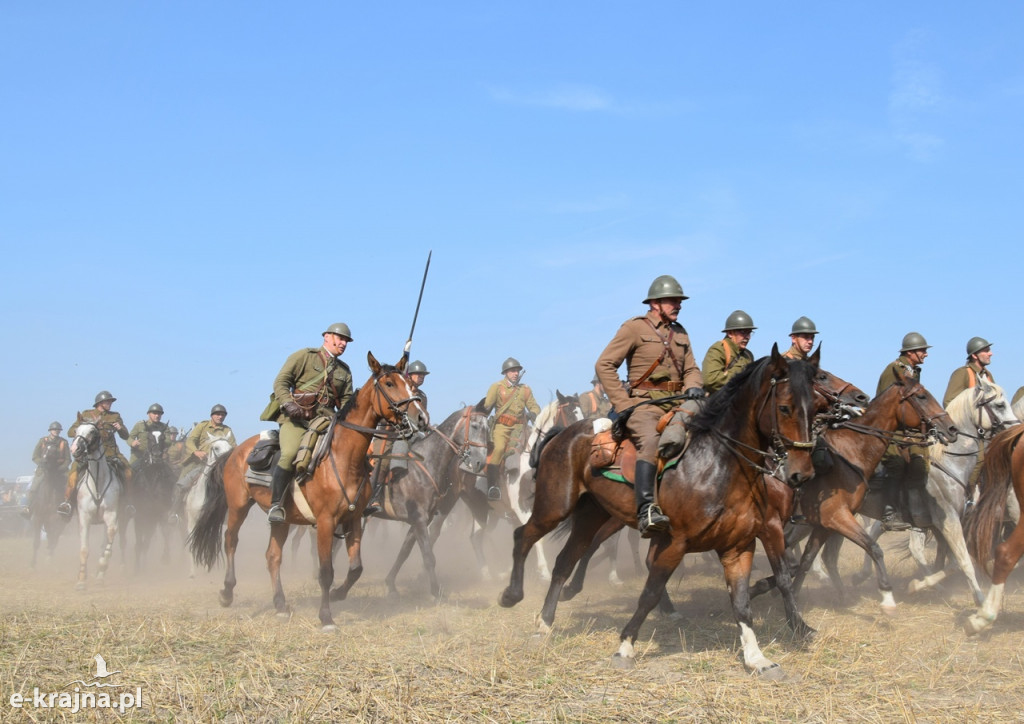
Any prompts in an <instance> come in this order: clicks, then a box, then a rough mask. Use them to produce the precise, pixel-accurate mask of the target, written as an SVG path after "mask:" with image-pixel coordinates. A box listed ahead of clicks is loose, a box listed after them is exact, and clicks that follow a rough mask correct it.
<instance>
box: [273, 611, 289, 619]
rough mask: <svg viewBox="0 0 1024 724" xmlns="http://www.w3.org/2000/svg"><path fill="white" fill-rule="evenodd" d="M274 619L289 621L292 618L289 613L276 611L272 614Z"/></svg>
mask: <svg viewBox="0 0 1024 724" xmlns="http://www.w3.org/2000/svg"><path fill="white" fill-rule="evenodd" d="M274 618H276V619H277V620H278V621H290V620H291V618H292V614H291V612H290V611H278V612H277V613H275V614H274Z"/></svg>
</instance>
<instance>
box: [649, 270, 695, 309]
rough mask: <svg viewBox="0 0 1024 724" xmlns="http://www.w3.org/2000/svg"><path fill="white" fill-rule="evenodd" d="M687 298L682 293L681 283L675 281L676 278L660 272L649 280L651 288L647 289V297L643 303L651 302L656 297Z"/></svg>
mask: <svg viewBox="0 0 1024 724" xmlns="http://www.w3.org/2000/svg"><path fill="white" fill-rule="evenodd" d="M676 297H678V298H679V299H689V297H688V296H686V295H685V294H683V285H682V284H680V283H679V282H677V281H676V278H675V277H673V276H669V275H668V274H662V275H661V276H660V277H658V278H657V279H655V280H654V281H653V282H651V288H650V289H648V290H647V299H645V300H644V304H647V303H648V302H653V301H655V300H656V299H673V298H676Z"/></svg>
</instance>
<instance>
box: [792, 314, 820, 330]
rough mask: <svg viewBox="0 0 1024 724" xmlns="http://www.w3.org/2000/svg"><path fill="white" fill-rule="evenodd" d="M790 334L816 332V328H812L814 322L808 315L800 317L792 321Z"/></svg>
mask: <svg viewBox="0 0 1024 724" xmlns="http://www.w3.org/2000/svg"><path fill="white" fill-rule="evenodd" d="M789 333H790V334H817V333H818V330H817V329H815V328H814V322H812V321H811V320H810V318H809V317H800V319H798V320H796V321H795V322H793V329H792V330H790V332H789Z"/></svg>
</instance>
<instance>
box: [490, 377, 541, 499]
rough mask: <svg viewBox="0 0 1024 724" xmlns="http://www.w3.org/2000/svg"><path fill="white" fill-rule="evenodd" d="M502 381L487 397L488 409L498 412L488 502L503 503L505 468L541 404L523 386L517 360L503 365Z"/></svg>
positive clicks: (494, 432)
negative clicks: (527, 424)
mask: <svg viewBox="0 0 1024 724" xmlns="http://www.w3.org/2000/svg"><path fill="white" fill-rule="evenodd" d="M501 373H502V374H503V375H504V377H502V378H501V379H500V380H498V381H497V382H495V383H494V384H493V385H491V386H490V387H489V388H488V390H487V395H486V396H485V397H484V409H485V410H486V411H487V412H490V411H491V410H494V424H493V426H492V428H491V453H490V455H488V456H487V471H486V472H487V499H488V500H501V488H500V487H499V484H500V483H501V477H502V476H501V472H502V471H501V466H502V464H503V463H504V462H505V458H507V457H508V456H509V455H511V454H512V452H513V451H514V450H515V449H516V446H517V445H518V444H519V441H520V440H521V439H523V432H524V429H525V427H526V423H527V421H528V420H529V421H533V420H534V419H536V417H537V414H538V413H540V405H538V404H537V400H535V399H534V398H533V391H532V390H531V389H530V387H529V385H523V384H520V382H519V379H520V378H521V377H522V376H523V366H522V365H521V364H519V360H517V359H516V358H515V357H509V358H508V359H506V360H505V361H504V362H502V363H501Z"/></svg>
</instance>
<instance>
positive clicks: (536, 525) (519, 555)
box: [498, 501, 575, 608]
mask: <svg viewBox="0 0 1024 724" xmlns="http://www.w3.org/2000/svg"><path fill="white" fill-rule="evenodd" d="M573 503H575V501H573ZM573 507H574V505H573V504H572V503H570V504H568V505H565V506H563V507H557V508H556V509H555V510H552V511H546V512H547V516H537V506H536V505H535V506H534V512H533V513H532V514H531V515H530V517H529V519H527V521H526V523H524V524H523V525H521V526H519V527H518V528H516V529H515V531H513V532H512V572H511V573H510V574H509V582H508V586H506V588H505V590H504V591H502V592H501V595H500V596H499V597H498V603H499V604H500V605H501V606H503V607H505V608H511V607H512V606H515V605H516V604H517V603H519V602H520V601H522V600H523V572H524V568H525V566H526V557H527V555H529V553H530V549H531V548H533V546H534V544H536V543H537V541H539V540H540V539H541V538H543V537H544V536H545V535H547V534H548V533H550V532H551V531H552V530H554V528H555V526H557V525H558V524H559V523H561V522H562V521H563V520H565V519H566V518H567V517H568V516H569V514H570V513H571V512H572V509H573ZM556 565H557V563H556ZM553 582H554V577H552V583H553Z"/></svg>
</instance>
